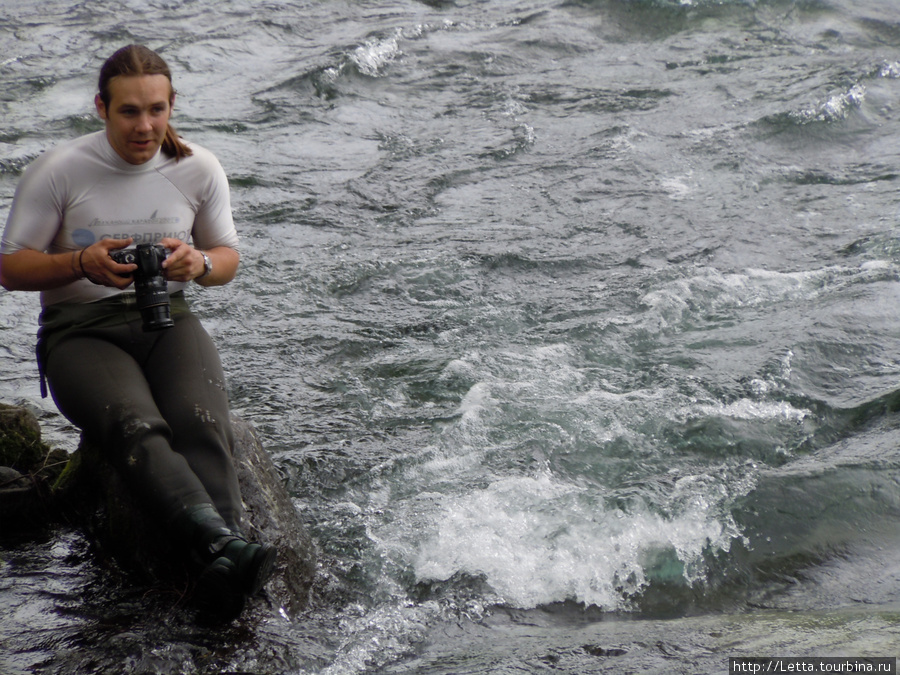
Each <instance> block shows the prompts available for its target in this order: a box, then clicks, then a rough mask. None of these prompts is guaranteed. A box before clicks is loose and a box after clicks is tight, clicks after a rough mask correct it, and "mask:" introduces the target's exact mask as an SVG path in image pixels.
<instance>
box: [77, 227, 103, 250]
mask: <svg viewBox="0 0 900 675" xmlns="http://www.w3.org/2000/svg"><path fill="white" fill-rule="evenodd" d="M95 241H97V237H95V236H94V233H93V232H91V231H90V230H84V229H81V230H75V231H74V232H72V242H73V243H74V244H75V245H76V246H77V247H78V248H87V247H88V246H90V245H91V244H93V243H94V242H95Z"/></svg>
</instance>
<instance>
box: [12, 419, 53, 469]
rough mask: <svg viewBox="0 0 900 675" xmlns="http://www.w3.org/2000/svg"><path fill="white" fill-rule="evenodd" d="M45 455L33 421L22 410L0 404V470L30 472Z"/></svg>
mask: <svg viewBox="0 0 900 675" xmlns="http://www.w3.org/2000/svg"><path fill="white" fill-rule="evenodd" d="M48 451H49V448H47V446H45V445H44V443H43V442H42V441H41V427H40V424H38V421H37V418H36V417H35V416H34V415H33V414H32V413H31V412H29V411H28V410H26V409H25V408H21V407H18V406H12V405H7V404H5V403H0V466H9V467H12V468H14V469H17V470H19V471H24V472H31V471H33V470H35V469H37V468H38V467H39V466H40V464H41V462H42V461H43V459H44V457H46V456H47V453H48Z"/></svg>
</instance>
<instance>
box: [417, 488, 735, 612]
mask: <svg viewBox="0 0 900 675" xmlns="http://www.w3.org/2000/svg"><path fill="white" fill-rule="evenodd" d="M715 502H717V499H714V498H711V499H695V500H694V501H693V502H691V503H690V504H688V505H686V506H685V508H684V509H683V510H682V511H681V512H680V513H678V514H675V515H673V516H664V515H661V514H654V513H650V512H649V511H646V510H640V509H639V510H636V511H634V512H625V511H622V510H620V509H615V508H613V509H610V508H605V507H604V506H602V505H601V504H598V503H596V501H592V500H591V499H588V498H587V495H586V493H585V492H583V491H582V490H581V489H580V488H578V487H576V486H574V485H572V484H566V483H563V482H560V481H558V480H556V479H554V478H553V477H551V476H550V475H549V474H547V473H544V474H541V475H538V476H535V477H511V478H505V479H501V480H498V481H496V482H494V483H491V484H490V485H489V486H487V487H486V488H484V489H482V490H476V491H473V492H470V493H468V494H466V495H463V496H458V497H448V498H446V499H445V500H444V502H443V505H442V509H441V511H440V512H439V513H438V514H437V518H436V522H435V532H434V534H433V535H432V536H431V537H429V538H427V539H426V540H425V541H423V542H422V543H421V544H420V546H419V551H418V555H417V558H416V560H415V562H414V571H415V573H416V575H417V577H418V578H420V579H429V580H446V579H449V578H450V577H452V576H453V575H455V574H457V573H465V574H468V575H473V576H483V577H484V578H485V580H486V581H487V583H488V584H490V586H491V587H492V588H493V590H494V591H495V592H496V593H497V594H499V595H500V596H502V598H503V599H504V600H505V602H507V603H509V604H511V605H513V606H516V607H522V608H532V607H536V606H539V605H544V604H548V603H553V602H561V601H564V600H567V599H571V600H575V601H578V602H582V603H584V604H586V605H596V606H599V607H603V608H606V609H623V608H626V607H627V605H628V599H629V597H630V596H632V595H633V594H635V593H638V592H640V591H641V589H642V588H644V587H645V586H646V585H647V583H648V580H649V578H650V576H651V574H652V573H650V572H648V570H647V566H648V563H649V561H651V560H653V559H654V555H655V554H657V553H659V552H661V551H674V553H675V555H676V556H677V558H678V560H679V561H680V562H681V563H682V565H683V571H682V573H683V576H684V577H685V579H686V580H687V581H688V582H692V581H696V580H697V579H699V578H701V577H702V570H700V567H701V566H702V563H701V557H702V553H703V551H704V549H705V548H706V547H707V546H710V545H712V546H714V547H716V548H719V549H727V548H728V547H729V545H730V542H731V540H732V538H733V537H734V536H737V533H736V532H735V531H734V529H733V527H732V526H731V525H730V524H726V525H723V524H722V523H720V522H719V520H718V519H717V518H718V516H717V515H716V513H715V511H716V508H717V505H716V503H715Z"/></svg>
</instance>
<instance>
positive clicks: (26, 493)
mask: <svg viewBox="0 0 900 675" xmlns="http://www.w3.org/2000/svg"><path fill="white" fill-rule="evenodd" d="M67 459H68V456H67V455H66V453H65V451H63V450H51V449H50V448H49V447H47V446H46V445H45V444H44V443H43V441H42V440H41V427H40V424H38V421H37V418H36V417H35V416H34V415H33V414H32V413H31V412H30V411H29V410H27V409H25V408H22V407H18V406H11V405H6V404H4V403H0V534H12V533H20V532H27V531H29V530H33V529H35V528H39V527H41V526H42V525H43V524H45V523H47V522H48V520H49V519H50V518H52V512H53V506H52V499H51V496H50V493H51V489H50V485H51V484H52V483H53V481H54V480H56V478H57V476H58V475H59V473H60V472H61V471H62V467H63V466H64V465H65V462H66V461H67Z"/></svg>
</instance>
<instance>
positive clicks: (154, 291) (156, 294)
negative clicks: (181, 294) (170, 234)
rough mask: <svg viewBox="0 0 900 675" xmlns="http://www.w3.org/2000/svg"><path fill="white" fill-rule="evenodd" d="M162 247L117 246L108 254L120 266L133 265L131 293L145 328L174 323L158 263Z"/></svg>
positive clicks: (162, 327) (162, 257)
mask: <svg viewBox="0 0 900 675" xmlns="http://www.w3.org/2000/svg"><path fill="white" fill-rule="evenodd" d="M166 255H167V252H166V247H165V246H161V245H159V244H138V245H137V246H136V247H135V248H120V249H116V250H114V251H110V252H109V257H110V258H112V259H113V260H115V261H116V262H117V263H119V264H120V265H131V264H134V265H137V269H136V270H135V271H134V294H135V297H136V299H137V308H138V309H139V310H140V311H141V319H142V321H143V328H144V330H145V331H154V330H162V329H164V328H171V327H172V326H174V325H175V322H174V321H172V316H171V310H170V307H169V291H168V284H167V283H166V278H165V277H164V276H163V269H162V262H163V260H165V259H166Z"/></svg>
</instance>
